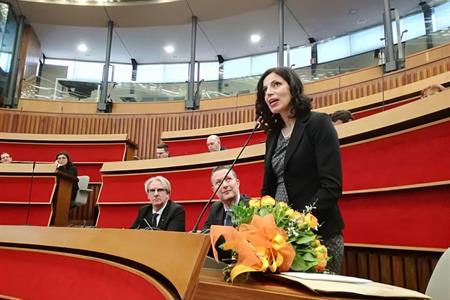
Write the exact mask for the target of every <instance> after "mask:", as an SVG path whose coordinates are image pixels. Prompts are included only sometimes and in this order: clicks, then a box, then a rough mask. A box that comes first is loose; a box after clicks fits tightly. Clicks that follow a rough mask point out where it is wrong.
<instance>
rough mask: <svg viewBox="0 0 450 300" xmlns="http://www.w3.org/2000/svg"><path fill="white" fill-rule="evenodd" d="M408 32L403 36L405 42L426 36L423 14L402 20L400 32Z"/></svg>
mask: <svg viewBox="0 0 450 300" xmlns="http://www.w3.org/2000/svg"><path fill="white" fill-rule="evenodd" d="M404 30H408V31H407V32H405V33H404V35H403V41H407V40H411V39H413V38H416V37H419V36H421V35H424V34H425V22H424V19H423V14H422V13H419V14H415V15H411V16H408V17H406V18H402V19H400V32H403V31H404Z"/></svg>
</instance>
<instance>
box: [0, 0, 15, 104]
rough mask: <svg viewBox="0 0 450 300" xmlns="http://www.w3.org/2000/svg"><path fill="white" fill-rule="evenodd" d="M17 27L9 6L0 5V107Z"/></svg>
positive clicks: (5, 91)
mask: <svg viewBox="0 0 450 300" xmlns="http://www.w3.org/2000/svg"><path fill="white" fill-rule="evenodd" d="M17 25H18V24H17V20H16V17H15V16H14V13H13V11H12V9H10V8H9V5H8V4H6V3H0V105H2V104H3V101H2V99H3V97H4V96H6V95H7V93H8V91H7V90H8V84H9V80H10V78H9V77H10V71H11V64H12V55H13V51H14V43H15V40H16V36H17Z"/></svg>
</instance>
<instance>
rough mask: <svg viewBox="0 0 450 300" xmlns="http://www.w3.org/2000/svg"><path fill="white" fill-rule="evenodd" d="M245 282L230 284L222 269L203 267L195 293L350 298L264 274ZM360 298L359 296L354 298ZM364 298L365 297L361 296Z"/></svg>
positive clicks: (234, 299) (203, 296)
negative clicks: (224, 278) (319, 293)
mask: <svg viewBox="0 0 450 300" xmlns="http://www.w3.org/2000/svg"><path fill="white" fill-rule="evenodd" d="M252 276H253V277H251V278H250V279H249V280H248V281H246V282H243V283H234V284H229V283H226V282H225V281H224V280H223V275H222V271H221V270H212V269H202V270H201V272H200V280H199V285H198V289H197V293H196V294H195V298H194V299H196V300H211V299H227V300H242V299H246V300H247V299H249V300H250V299H257V300H264V299H270V300H291V299H292V300H300V299H302V300H305V299H309V300H313V299H327V300H329V299H335V300H337V299H348V298H336V297H325V296H320V295H318V294H316V293H314V292H312V291H310V290H307V289H306V288H301V287H296V286H289V285H288V284H286V283H281V282H277V281H274V280H272V279H269V278H265V277H264V276H258V275H252ZM352 299H358V298H352ZM359 299H363V298H359Z"/></svg>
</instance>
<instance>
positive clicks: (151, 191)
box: [148, 189, 167, 194]
mask: <svg viewBox="0 0 450 300" xmlns="http://www.w3.org/2000/svg"><path fill="white" fill-rule="evenodd" d="M148 192H149V193H155V192H157V193H158V194H159V193H162V192H167V190H166V189H148Z"/></svg>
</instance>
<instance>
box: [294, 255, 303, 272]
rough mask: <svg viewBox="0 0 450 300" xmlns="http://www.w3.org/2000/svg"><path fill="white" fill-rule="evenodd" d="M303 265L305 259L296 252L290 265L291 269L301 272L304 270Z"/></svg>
mask: <svg viewBox="0 0 450 300" xmlns="http://www.w3.org/2000/svg"><path fill="white" fill-rule="evenodd" d="M305 267H306V263H305V260H304V259H303V257H302V256H300V255H298V254H296V255H295V258H294V261H293V262H292V265H291V270H294V271H298V272H301V271H303V270H305Z"/></svg>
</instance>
